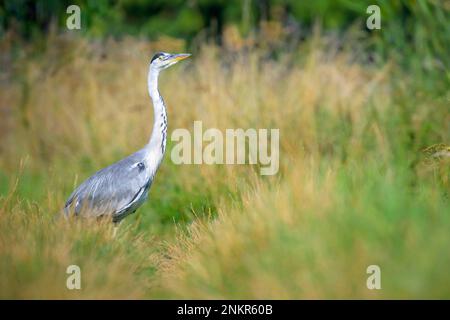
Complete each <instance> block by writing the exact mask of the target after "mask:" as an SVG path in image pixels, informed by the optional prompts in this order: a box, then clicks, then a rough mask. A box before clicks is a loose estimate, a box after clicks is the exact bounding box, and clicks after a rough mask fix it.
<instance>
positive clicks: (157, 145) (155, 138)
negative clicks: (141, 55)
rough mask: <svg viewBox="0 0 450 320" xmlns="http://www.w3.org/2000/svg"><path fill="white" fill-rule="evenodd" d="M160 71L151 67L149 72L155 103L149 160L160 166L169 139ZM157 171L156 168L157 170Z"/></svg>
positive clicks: (149, 82) (150, 88) (149, 144)
mask: <svg viewBox="0 0 450 320" xmlns="http://www.w3.org/2000/svg"><path fill="white" fill-rule="evenodd" d="M158 76H159V70H158V69H156V68H153V67H152V66H150V68H149V72H148V79H147V85H148V93H149V95H150V98H151V99H152V102H153V111H154V117H153V119H154V120H153V130H152V135H151V137H150V141H149V143H148V144H147V147H146V149H147V158H148V160H150V161H152V162H154V161H155V165H156V166H159V163H160V162H161V160H162V157H163V155H164V152H165V151H166V137H167V113H166V107H165V105H164V101H163V99H162V97H161V95H160V94H159V90H158ZM155 169H156V168H155Z"/></svg>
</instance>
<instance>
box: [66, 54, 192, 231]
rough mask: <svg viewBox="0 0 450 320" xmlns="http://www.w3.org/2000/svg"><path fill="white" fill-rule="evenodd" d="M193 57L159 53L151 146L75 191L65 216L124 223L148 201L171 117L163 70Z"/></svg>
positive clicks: (152, 73)
mask: <svg viewBox="0 0 450 320" xmlns="http://www.w3.org/2000/svg"><path fill="white" fill-rule="evenodd" d="M188 56H189V54H168V53H164V52H160V53H157V54H156V55H155V56H154V57H153V58H152V60H151V62H150V67H149V72H148V81H147V84H148V91H149V95H150V98H151V99H152V102H153V110H154V122H153V131H152V134H151V137H150V140H149V142H148V143H147V144H146V145H145V146H144V147H143V148H142V149H141V150H139V151H137V152H135V153H133V154H132V155H130V156H128V157H126V158H124V159H122V160H120V161H118V162H116V163H114V164H112V165H110V166H108V167H106V168H104V169H101V170H100V171H97V172H96V173H95V174H94V175H92V176H91V177H89V178H88V179H87V180H85V181H84V182H83V183H82V184H80V185H79V186H78V188H76V189H75V191H74V192H73V193H72V194H71V195H70V197H69V199H68V200H67V202H66V204H65V207H64V212H65V214H66V216H67V215H70V214H71V213H73V214H75V215H76V216H80V215H82V216H90V217H100V216H105V215H107V216H111V217H112V220H113V222H115V223H117V222H120V221H121V220H122V219H123V218H125V217H126V216H127V215H129V214H131V213H133V212H135V211H136V209H137V208H139V207H140V206H141V205H142V204H143V203H144V201H145V200H146V199H147V197H148V192H149V190H150V187H151V185H152V183H153V179H154V177H155V174H156V172H157V170H158V168H159V166H160V164H161V162H162V159H163V157H164V153H165V151H166V138H167V113H166V107H165V104H164V100H163V98H162V97H161V95H160V93H159V90H158V77H159V73H160V71H161V70H163V69H165V68H168V67H169V66H171V65H173V64H175V63H177V62H178V61H180V60H183V59H185V58H187V57H188Z"/></svg>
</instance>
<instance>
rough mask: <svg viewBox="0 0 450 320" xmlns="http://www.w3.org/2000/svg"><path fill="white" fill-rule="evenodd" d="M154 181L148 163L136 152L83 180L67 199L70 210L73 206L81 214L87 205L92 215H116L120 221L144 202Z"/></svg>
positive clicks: (67, 208)
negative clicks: (146, 164) (146, 165)
mask: <svg viewBox="0 0 450 320" xmlns="http://www.w3.org/2000/svg"><path fill="white" fill-rule="evenodd" d="M151 182H152V177H151V176H149V173H148V170H147V168H146V167H145V164H144V162H143V161H140V158H139V157H138V156H137V155H136V154H134V155H132V156H130V157H128V158H125V159H123V160H121V161H119V162H117V163H115V164H113V165H111V166H109V167H107V168H105V169H102V170H100V171H98V172H97V173H95V174H94V175H93V176H91V177H90V178H88V179H87V180H86V181H85V182H83V183H82V184H81V185H80V186H79V187H78V188H77V189H76V190H75V191H74V192H73V193H72V195H71V196H70V197H69V199H68V200H67V203H66V205H65V210H66V213H67V212H69V211H70V209H71V210H73V211H74V212H75V214H77V215H78V214H80V213H81V211H82V210H83V209H85V208H86V209H87V212H89V215H91V216H101V215H104V214H112V215H113V216H114V217H116V216H117V218H119V220H120V218H121V217H123V216H126V215H127V214H129V213H131V212H133V211H134V210H136V208H137V207H138V206H139V205H141V204H142V202H143V200H145V197H146V196H147V192H148V189H149V188H150V185H151ZM117 218H114V220H116V219H117Z"/></svg>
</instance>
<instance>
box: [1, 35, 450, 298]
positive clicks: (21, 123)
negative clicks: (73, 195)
mask: <svg viewBox="0 0 450 320" xmlns="http://www.w3.org/2000/svg"><path fill="white" fill-rule="evenodd" d="M319 40H321V41H319ZM49 41H51V44H53V45H48V46H47V47H48V48H49V49H48V51H47V52H44V53H43V54H41V55H40V56H39V57H36V58H33V59H29V60H27V61H25V60H24V59H21V58H17V59H16V60H15V63H14V64H13V65H12V67H11V69H10V70H9V71H8V72H9V77H10V80H11V81H9V82H7V83H2V84H1V85H0V102H1V103H0V106H1V108H2V110H1V111H4V112H3V114H5V115H6V116H5V117H3V118H1V120H0V124H1V128H6V129H5V130H3V129H2V140H1V141H0V150H1V152H2V157H1V159H0V191H1V198H0V297H1V298H449V297H450V288H449V286H448V285H447V284H448V282H449V280H450V275H449V273H448V268H449V266H450V254H449V251H448V250H447V249H448V243H449V240H450V210H449V209H450V205H449V174H450V170H449V158H448V156H445V155H442V156H439V157H433V154H435V152H434V151H430V150H434V149H436V150H448V143H449V139H450V134H449V132H450V130H449V123H450V121H448V120H449V114H448V108H447V105H448V92H445V91H442V90H441V89H440V88H441V86H438V87H437V88H436V90H430V89H429V88H430V86H429V83H427V85H423V82H421V81H422V80H418V79H417V78H416V77H415V74H414V73H412V72H411V71H409V70H408V69H400V68H398V67H396V66H395V65H393V64H391V63H389V62H387V63H385V64H382V65H379V66H374V65H370V66H368V65H365V64H363V63H361V62H358V61H359V59H357V57H354V56H353V55H352V53H351V52H338V51H336V50H332V49H333V48H332V45H330V44H327V41H326V39H322V38H317V39H311V40H310V41H308V42H307V43H306V44H305V45H304V46H303V47H300V48H299V49H298V51H296V52H292V53H289V54H288V53H286V54H285V56H284V57H282V59H281V60H271V59H269V60H268V59H267V58H266V55H265V52H264V50H257V49H255V50H253V51H252V52H250V53H247V54H242V56H239V57H232V56H223V55H221V56H219V55H218V52H219V48H217V47H214V46H206V45H205V46H203V47H202V49H201V50H200V52H199V53H198V54H197V55H196V56H195V57H194V59H193V60H192V61H191V62H190V63H188V64H186V65H185V66H182V65H180V66H179V67H178V66H177V67H174V68H173V70H170V71H167V73H165V74H163V75H162V79H161V86H162V88H161V91H162V94H163V96H164V97H165V100H166V102H167V104H168V106H169V110H168V111H169V130H170V132H171V130H173V129H174V128H178V127H183V128H188V129H191V127H192V122H193V121H194V120H202V121H203V124H204V127H205V128H206V127H217V128H220V129H224V128H238V127H241V128H249V127H254V126H257V127H258V128H279V129H280V172H279V173H278V174H277V175H276V176H274V177H262V176H259V175H258V172H259V171H258V169H257V168H256V167H252V166H225V165H221V166H208V165H198V166H197V165H189V166H177V165H174V164H173V163H172V162H171V161H170V150H171V147H172V145H171V144H169V146H168V154H167V155H166V158H165V159H164V162H163V165H162V167H161V170H160V172H158V175H157V177H156V180H155V182H154V185H153V187H152V190H151V192H150V197H149V201H148V202H146V203H145V204H144V205H143V207H142V208H140V209H139V210H138V212H137V213H136V214H135V215H133V216H130V217H129V218H127V219H126V220H125V221H124V223H123V224H122V225H121V226H120V229H119V233H118V236H117V237H116V238H115V239H112V238H111V234H112V226H111V225H110V224H109V223H107V222H100V223H97V222H92V221H65V220H64V219H55V213H57V212H58V211H59V210H60V209H61V208H62V206H63V204H64V201H65V199H66V197H67V196H68V195H69V194H70V192H71V191H72V190H73V188H74V186H75V185H76V184H77V183H79V182H81V181H82V180H83V179H84V178H86V177H88V176H89V175H90V174H92V173H93V172H95V171H96V170H97V169H98V168H100V167H102V166H104V165H107V164H109V163H111V162H113V161H116V160H118V159H120V158H121V157H123V156H125V155H127V154H129V153H130V152H132V151H133V150H135V149H137V148H139V147H140V146H142V145H143V144H144V143H145V141H146V140H147V138H148V137H147V136H148V134H149V132H150V128H149V126H150V125H151V108H150V102H149V101H148V97H147V94H146V87H145V79H146V78H145V76H146V64H147V60H148V59H147V58H148V52H150V51H155V50H157V49H158V48H155V47H153V46H152V45H150V46H149V45H148V44H146V43H143V42H139V41H137V40H125V41H127V42H126V43H122V42H114V41H111V42H109V43H107V44H104V46H105V48H107V49H108V52H109V54H108V56H107V57H103V58H101V59H100V58H99V57H100V53H99V52H98V51H97V50H98V48H96V46H95V45H93V44H92V43H90V42H89V41H86V40H82V39H72V40H68V39H64V38H58V37H56V38H52V39H51V40H49ZM53 42H54V43H53ZM320 43H325V44H320ZM67 48H72V49H73V50H75V51H76V52H77V54H76V55H75V54H70V55H68V56H66V55H65V54H64V52H66V51H67ZM65 50H66V51H65ZM166 50H167V49H166ZM173 51H178V50H177V49H176V48H174V49H173ZM330 52H333V53H330ZM59 54H61V55H59ZM66 54H67V53H66ZM299 56H300V57H301V59H300V60H299V59H298V57H299ZM55 57H59V58H55ZM124 57H125V58H126V60H127V64H123V63H122V62H123V61H124V60H123V59H124ZM60 60H61V61H64V63H62V62H61V61H60ZM225 61H226V63H224V62H225ZM282 61H284V62H286V61H288V62H290V63H287V64H286V63H283V62H282ZM224 65H225V66H224ZM56 66H57V67H56ZM49 70H51V72H49ZM18 79H20V81H19V80H18ZM274 79H275V80H274ZM427 81H432V80H429V79H428V78H427ZM443 81H444V82H445V79H444V80H443ZM24 83H25V84H26V85H25V87H26V88H27V89H26V91H27V92H26V96H27V98H26V99H24V97H23V95H24V94H25V93H24V91H23V90H24V89H23V88H24ZM431 87H432V86H431ZM174 88H175V89H174ZM19 106H20V107H19ZM170 132H169V133H170ZM435 144H441V145H439V146H435V147H433V148H434V149H433V148H432V149H428V151H425V152H423V150H424V149H425V148H427V147H429V146H432V145H435ZM71 264H77V265H79V266H80V267H81V270H82V271H81V272H82V290H79V291H77V290H74V291H70V290H68V289H67V288H66V286H65V284H66V278H67V274H66V273H65V271H66V268H67V267H68V266H69V265H71ZM372 264H376V265H379V266H380V268H381V272H382V289H381V290H374V291H371V290H368V289H367V288H366V279H367V277H368V275H367V274H366V268H367V267H368V266H369V265H372Z"/></svg>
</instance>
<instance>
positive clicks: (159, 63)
mask: <svg viewBox="0 0 450 320" xmlns="http://www.w3.org/2000/svg"><path fill="white" fill-rule="evenodd" d="M189 56H190V54H189V53H178V54H170V53H166V52H158V53H157V54H155V55H154V56H153V58H152V60H151V61H150V65H151V66H152V67H154V68H156V69H158V70H163V69H166V68H168V67H170V66H172V65H174V64H175V63H177V62H178V61H181V60H184V59H186V58H188V57H189Z"/></svg>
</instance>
